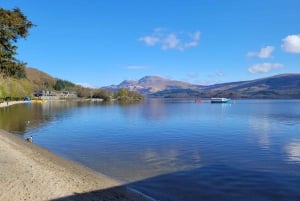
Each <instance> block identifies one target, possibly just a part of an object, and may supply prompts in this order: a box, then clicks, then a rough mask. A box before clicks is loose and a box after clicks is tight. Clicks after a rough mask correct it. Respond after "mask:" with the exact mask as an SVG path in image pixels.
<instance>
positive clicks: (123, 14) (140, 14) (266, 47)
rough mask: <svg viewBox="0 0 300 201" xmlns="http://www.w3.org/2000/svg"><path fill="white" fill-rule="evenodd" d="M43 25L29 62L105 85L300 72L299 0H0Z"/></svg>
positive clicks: (32, 41)
mask: <svg viewBox="0 0 300 201" xmlns="http://www.w3.org/2000/svg"><path fill="white" fill-rule="evenodd" d="M0 6H1V7H2V8H5V9H12V8H14V7H19V8H20V9H21V10H22V11H23V12H24V14H25V15H26V16H27V17H28V19H29V20H31V21H32V22H33V23H34V24H36V25H37V26H36V27H34V28H33V29H31V31H30V36H29V37H28V38H27V39H26V40H20V41H19V42H18V46H19V48H18V56H17V57H18V58H19V59H20V60H22V61H25V62H27V64H28V66H31V67H35V68H37V69H40V70H42V71H44V72H46V73H48V74H50V75H52V76H54V77H57V78H61V79H65V80H69V81H72V82H74V83H82V84H89V85H91V86H95V87H100V86H106V85H110V84H118V83H120V82H122V81H123V80H125V79H134V80H137V79H140V78H142V77H143V76H145V75H159V76H163V77H166V78H169V79H175V80H182V81H187V82H190V83H194V84H201V85H208V84H214V83H223V82H231V81H241V80H251V79H256V78H262V77H267V76H272V75H276V74H282V73H300V12H299V10H300V1H299V0H284V1H283V0H276V1H274V0H243V1H234V0H226V1H225V0H223V1H221V0H218V1H217V0H189V1H182V0H164V1H162V0H151V1H146V0H145V1H142V0H119V1H116V0H88V1H81V0H80V1H79V0H42V1H41V0H26V1H25V0H0Z"/></svg>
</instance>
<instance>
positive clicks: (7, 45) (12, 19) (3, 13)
mask: <svg viewBox="0 0 300 201" xmlns="http://www.w3.org/2000/svg"><path fill="white" fill-rule="evenodd" d="M33 26H34V25H33V24H32V23H31V22H30V21H29V20H28V19H27V17H26V16H25V15H24V14H23V13H22V11H21V10H20V9H19V8H14V9H13V10H5V9H3V8H0V73H1V74H3V75H4V76H9V77H15V78H24V77H26V72H25V63H23V62H20V61H18V60H17V59H16V58H15V55H16V53H17V52H16V51H17V46H16V45H15V44H16V42H17V40H18V39H19V38H26V37H27V36H28V33H29V32H28V30H29V29H30V28H31V27H33Z"/></svg>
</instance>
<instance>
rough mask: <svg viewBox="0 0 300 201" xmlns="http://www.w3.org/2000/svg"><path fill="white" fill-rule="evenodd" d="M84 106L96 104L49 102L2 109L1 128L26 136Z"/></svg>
mask: <svg viewBox="0 0 300 201" xmlns="http://www.w3.org/2000/svg"><path fill="white" fill-rule="evenodd" d="M84 106H95V104H94V103H91V102H89V101H49V102H46V103H24V104H16V105H12V106H10V107H5V108H0V128H2V129H4V130H7V131H9V132H12V133H16V134H25V133H26V132H28V131H30V130H32V129H36V128H39V127H42V126H43V125H44V124H46V123H48V122H51V121H53V120H54V119H55V118H60V117H61V116H60V114H62V113H64V112H65V111H66V110H70V109H73V108H79V107H84Z"/></svg>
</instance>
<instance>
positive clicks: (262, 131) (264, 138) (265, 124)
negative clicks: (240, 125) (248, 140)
mask: <svg viewBox="0 0 300 201" xmlns="http://www.w3.org/2000/svg"><path fill="white" fill-rule="evenodd" d="M248 124H249V129H250V133H251V135H252V136H253V137H255V138H256V139H257V142H258V144H259V145H260V146H261V147H262V148H263V149H269V148H270V146H271V137H270V135H271V132H273V131H272V130H273V129H274V128H273V125H272V124H271V122H270V119H267V118H257V117H250V118H249V120H248Z"/></svg>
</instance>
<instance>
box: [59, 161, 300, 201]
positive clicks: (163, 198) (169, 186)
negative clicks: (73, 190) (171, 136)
mask: <svg viewBox="0 0 300 201" xmlns="http://www.w3.org/2000/svg"><path fill="white" fill-rule="evenodd" d="M130 189H135V190H136V191H137V192H140V193H141V194H143V195H149V196H151V197H153V198H155V199H153V200H160V201H202V200H203V201H236V200H243V201H277V200H278V201H299V200H300V175H291V174H285V173H272V172H260V171H250V170H242V169H236V168H232V167H228V166H224V165H213V166H206V167H202V168H197V169H193V170H187V171H179V172H175V173H171V174H165V175H159V176H156V177H152V178H147V179H144V180H141V181H137V182H132V183H129V184H126V185H123V186H119V187H115V188H111V189H106V190H99V191H93V192H88V193H82V194H75V195H72V196H69V197H65V198H59V199H55V201H68V200H75V201H77V200H78V201H79V200H110V201H111V200H112V201H113V200H142V198H141V197H135V198H134V199H131V198H130V197H126V196H124V195H125V194H126V193H127V195H129V194H130V193H131V192H130V191H131V190H130ZM124 193H125V194H124ZM128 193H129V194H128ZM132 195H134V194H132V193H131V194H130V196H132ZM109 196H111V197H109ZM132 198H133V197H132Z"/></svg>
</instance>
